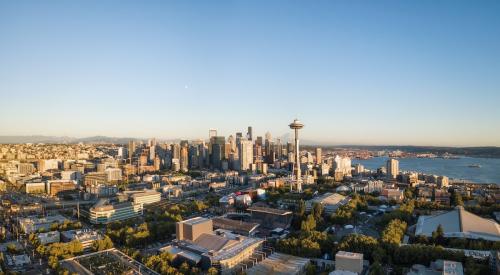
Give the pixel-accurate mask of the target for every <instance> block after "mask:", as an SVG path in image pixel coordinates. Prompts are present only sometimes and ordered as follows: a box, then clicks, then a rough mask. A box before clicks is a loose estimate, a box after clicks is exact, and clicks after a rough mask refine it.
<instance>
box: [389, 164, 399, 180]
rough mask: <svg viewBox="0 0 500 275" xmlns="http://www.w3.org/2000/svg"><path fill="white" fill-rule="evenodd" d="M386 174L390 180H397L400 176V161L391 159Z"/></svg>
mask: <svg viewBox="0 0 500 275" xmlns="http://www.w3.org/2000/svg"><path fill="white" fill-rule="evenodd" d="M386 173H387V178H388V179H395V178H396V176H397V175H398V174H399V161H398V160H396V159H389V160H388V161H387V165H386Z"/></svg>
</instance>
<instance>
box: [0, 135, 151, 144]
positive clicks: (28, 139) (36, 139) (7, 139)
mask: <svg viewBox="0 0 500 275" xmlns="http://www.w3.org/2000/svg"><path fill="white" fill-rule="evenodd" d="M130 140H141V139H138V138H126V137H125V138H121V137H120V138H117V137H105V136H93V137H84V138H75V137H58V136H0V143H4V144H5V143H52V144H55V143H59V144H71V143H80V142H82V143H102V144H110V143H113V144H125V143H128V142H129V141H130Z"/></svg>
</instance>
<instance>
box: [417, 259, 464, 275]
mask: <svg viewBox="0 0 500 275" xmlns="http://www.w3.org/2000/svg"><path fill="white" fill-rule="evenodd" d="M428 274H436V275H463V274H464V268H463V266H462V263H460V262H454V261H447V260H437V261H435V262H432V263H431V264H430V266H429V267H426V266H424V265H421V264H414V265H413V266H412V267H411V269H410V271H409V272H408V273H407V275H428Z"/></svg>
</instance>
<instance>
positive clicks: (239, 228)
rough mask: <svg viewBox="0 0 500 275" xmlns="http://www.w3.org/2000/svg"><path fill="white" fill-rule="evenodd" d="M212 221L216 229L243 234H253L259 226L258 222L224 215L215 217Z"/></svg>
mask: <svg viewBox="0 0 500 275" xmlns="http://www.w3.org/2000/svg"><path fill="white" fill-rule="evenodd" d="M212 223H213V227H214V228H215V229H224V230H229V231H231V232H233V233H235V234H240V235H243V236H253V235H254V234H255V233H256V231H257V228H258V227H259V224H258V223H251V222H244V221H236V220H231V219H227V218H222V217H217V218H213V219H212Z"/></svg>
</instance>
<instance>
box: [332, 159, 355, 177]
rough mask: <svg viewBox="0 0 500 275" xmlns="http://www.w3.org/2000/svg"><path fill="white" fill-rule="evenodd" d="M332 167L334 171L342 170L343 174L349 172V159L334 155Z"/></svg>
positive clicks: (348, 173)
mask: <svg viewBox="0 0 500 275" xmlns="http://www.w3.org/2000/svg"><path fill="white" fill-rule="evenodd" d="M333 169H334V171H335V172H342V173H343V174H344V175H350V174H351V169H352V168H351V159H350V158H349V157H341V156H339V155H336V156H335V158H334V159H333Z"/></svg>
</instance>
